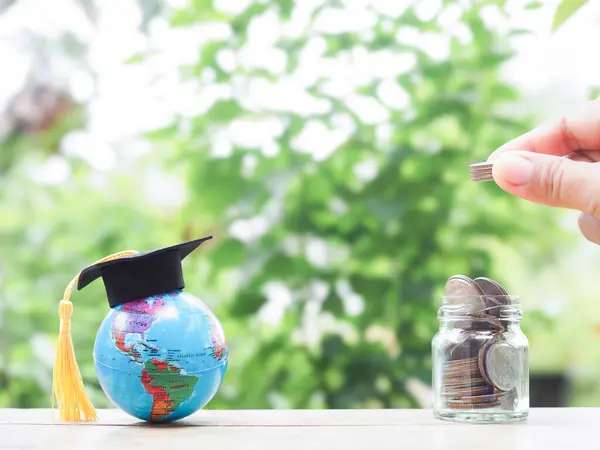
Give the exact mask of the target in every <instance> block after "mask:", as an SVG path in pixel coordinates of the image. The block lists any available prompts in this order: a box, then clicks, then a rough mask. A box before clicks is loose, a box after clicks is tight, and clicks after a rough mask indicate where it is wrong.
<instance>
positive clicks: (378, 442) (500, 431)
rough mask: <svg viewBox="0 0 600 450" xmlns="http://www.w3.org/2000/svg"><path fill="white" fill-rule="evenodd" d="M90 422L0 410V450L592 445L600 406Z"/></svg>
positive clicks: (223, 414) (507, 449)
mask: <svg viewBox="0 0 600 450" xmlns="http://www.w3.org/2000/svg"><path fill="white" fill-rule="evenodd" d="M98 414H99V417H100V420H99V421H98V422H95V423H91V424H77V425H75V424H63V423H60V422H58V421H54V422H53V421H52V416H51V411H50V410H14V409H12V410H11V409H5V410H0V449H1V450H4V449H11V450H34V449H35V450H37V449H39V450H54V449H61V450H64V449H77V450H89V449H103V450H117V449H127V450H130V449H137V448H139V449H145V450H154V449H161V450H187V449H194V450H229V449H257V450H271V449H277V450H293V449H312V450H316V449H327V450H331V449H344V450H352V449H367V450H384V449H394V450H408V449H424V450H438V449H440V450H442V449H443V450H452V449H461V450H475V449H477V450H484V449H485V450H493V449H502V450H520V449H527V450H530V449H544V450H549V449H560V450H565V449H566V450H575V449H578V448H586V449H593V448H599V447H600V440H599V436H600V433H599V431H600V408H567V409H562V408H557V409H554V408H549V409H533V410H532V411H531V412H530V416H529V419H528V420H527V421H525V422H519V423H515V424H506V425H469V424H458V423H451V422H442V421H439V420H436V419H434V418H433V416H432V414H431V411H429V410H366V411H365V410H335V411H322V410H309V411H304V410H294V411H282V410H260V411H201V412H199V413H197V414H195V415H194V416H192V417H190V418H188V419H187V420H183V421H180V422H175V423H174V424H171V425H160V426H156V425H148V424H145V423H141V422H139V421H137V420H135V419H132V418H130V417H129V416H127V415H125V414H124V413H122V412H120V411H116V410H101V411H99V412H98Z"/></svg>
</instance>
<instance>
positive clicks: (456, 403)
mask: <svg viewBox="0 0 600 450" xmlns="http://www.w3.org/2000/svg"><path fill="white" fill-rule="evenodd" d="M448 406H449V407H450V408H452V409H486V408H494V407H496V406H500V401H498V400H497V401H495V402H486V403H465V402H462V401H460V400H448Z"/></svg>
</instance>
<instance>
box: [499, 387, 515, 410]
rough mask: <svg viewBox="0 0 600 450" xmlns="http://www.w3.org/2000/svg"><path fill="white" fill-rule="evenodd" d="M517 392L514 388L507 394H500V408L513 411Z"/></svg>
mask: <svg viewBox="0 0 600 450" xmlns="http://www.w3.org/2000/svg"><path fill="white" fill-rule="evenodd" d="M517 402H518V399H517V390H516V388H513V389H511V390H510V391H508V392H505V393H504V394H502V397H500V407H501V408H502V409H505V410H507V411H514V410H515V409H516V407H517Z"/></svg>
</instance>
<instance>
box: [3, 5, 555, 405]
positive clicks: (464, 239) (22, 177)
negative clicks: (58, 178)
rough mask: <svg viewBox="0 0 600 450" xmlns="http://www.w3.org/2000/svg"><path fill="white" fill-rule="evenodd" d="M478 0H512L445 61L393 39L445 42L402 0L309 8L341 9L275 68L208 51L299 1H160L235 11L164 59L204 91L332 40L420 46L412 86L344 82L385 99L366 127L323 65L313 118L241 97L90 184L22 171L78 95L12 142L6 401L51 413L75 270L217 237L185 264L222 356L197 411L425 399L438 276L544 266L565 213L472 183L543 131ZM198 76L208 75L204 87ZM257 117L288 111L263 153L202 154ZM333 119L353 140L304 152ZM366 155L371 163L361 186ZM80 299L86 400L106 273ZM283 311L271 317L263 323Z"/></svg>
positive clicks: (168, 133)
mask: <svg viewBox="0 0 600 450" xmlns="http://www.w3.org/2000/svg"><path fill="white" fill-rule="evenodd" d="M455 3H456V2H454V1H445V2H444V7H443V8H447V7H449V6H451V5H454V4H455ZM463 3H464V2H463ZM491 3H495V4H498V5H499V6H498V7H499V8H500V9H502V8H503V6H502V3H503V2H489V1H474V2H471V6H470V7H469V8H467V10H466V11H464V12H463V14H462V17H461V21H462V23H463V24H464V25H465V26H466V27H467V28H468V30H469V32H470V34H471V35H472V37H473V38H472V40H471V42H469V43H466V44H464V43H461V41H459V40H458V39H456V38H454V37H451V38H450V54H449V55H448V56H447V57H444V58H441V59H440V58H433V57H432V56H431V55H430V54H428V53H427V52H425V51H423V50H422V49H420V48H419V47H418V46H417V45H415V44H413V43H408V42H403V41H402V40H401V39H400V40H399V39H397V38H396V36H397V33H398V31H401V30H411V29H418V30H420V31H427V32H429V33H431V34H432V35H443V34H444V33H445V32H444V31H443V30H442V29H441V28H440V26H439V25H438V23H437V18H438V17H437V16H436V17H434V18H432V19H431V20H429V21H422V20H421V19H419V18H418V16H417V15H416V14H415V13H414V11H413V9H412V8H411V7H409V8H408V9H407V10H406V11H405V12H404V13H403V14H402V15H400V16H399V17H396V18H394V17H384V16H383V15H381V14H378V15H377V20H376V21H375V23H374V25H373V26H372V28H371V29H370V30H368V33H367V34H366V35H364V34H363V35H358V34H353V33H339V34H336V33H320V32H317V31H315V29H314V21H315V20H316V18H317V17H318V16H319V14H320V13H321V10H322V9H324V8H334V9H337V8H340V9H342V8H343V4H342V3H340V2H337V1H335V0H330V1H327V2H323V5H322V6H319V7H318V8H316V9H315V10H314V12H313V13H312V15H311V18H310V20H309V21H308V23H307V24H306V26H305V28H304V29H303V30H302V32H301V33H299V34H298V36H297V37H286V38H282V39H280V40H279V41H278V42H277V44H276V45H277V47H278V48H280V49H281V50H283V51H284V52H285V54H286V55H287V58H286V64H285V70H284V73H282V74H281V73H280V74H276V73H270V72H269V71H267V70H264V69H261V70H247V69H241V68H239V67H238V68H236V69H234V70H233V71H227V70H225V69H224V68H223V67H221V66H220V65H219V64H218V61H219V58H218V53H219V52H221V51H224V50H233V51H234V52H235V51H236V50H238V49H240V48H241V47H242V46H244V45H245V43H246V42H247V33H248V28H249V25H250V24H251V22H252V21H253V19H255V18H256V17H258V16H260V15H262V14H264V13H267V12H275V13H276V15H277V17H278V18H279V20H280V21H282V22H285V21H286V20H288V18H289V17H290V15H291V14H293V11H294V6H295V3H294V2H293V1H292V0H271V1H264V2H256V3H252V4H251V6H250V7H248V8H247V9H245V10H244V11H242V12H240V13H239V14H238V15H228V14H225V13H223V12H221V11H216V10H214V9H213V6H212V3H211V1H210V0H195V1H193V2H191V6H189V7H187V8H185V9H183V10H180V11H171V12H169V14H168V15H169V17H171V19H170V20H171V25H170V26H172V27H181V28H186V27H194V26H197V25H199V24H202V23H203V22H205V21H215V20H216V21H221V22H223V23H226V24H229V28H230V31H231V36H230V37H229V38H227V39H225V40H216V41H212V42H210V43H208V44H205V45H203V46H202V48H201V49H199V52H198V59H197V61H196V62H195V63H193V64H190V65H188V66H186V67H180V68H175V67H174V68H173V70H174V71H175V70H177V71H179V73H181V74H182V76H183V77H184V79H186V80H187V81H189V82H193V83H195V85H196V86H197V89H199V90H201V89H207V88H208V84H207V83H209V84H210V83H216V84H218V85H221V86H231V87H234V86H243V85H244V84H245V83H247V82H249V81H251V80H256V79H261V80H264V83H267V84H269V83H276V82H278V81H281V80H284V79H285V78H287V77H289V76H291V75H293V74H294V73H295V72H296V71H297V70H299V66H300V64H301V60H300V55H301V53H302V51H303V49H305V48H306V46H307V44H308V43H309V42H312V43H314V41H315V39H317V40H318V39H322V41H323V43H324V55H323V58H324V61H334V60H335V59H336V58H348V57H351V55H352V54H353V52H355V51H357V49H358V50H360V51H364V52H366V53H368V54H378V52H382V51H386V52H391V53H394V54H404V55H412V57H414V60H415V66H414V68H413V69H411V70H410V71H408V72H406V73H402V74H400V75H398V76H397V77H395V78H394V82H395V83H396V84H397V85H398V86H400V87H401V88H402V89H403V90H404V91H405V92H406V93H407V94H408V97H409V99H410V101H409V104H408V105H407V106H406V107H402V108H394V107H393V106H389V105H388V104H387V102H386V100H387V99H386V98H385V97H382V96H381V95H380V92H381V91H379V90H378V87H379V86H380V83H381V82H382V80H381V79H378V78H377V77H375V79H373V80H370V81H367V82H365V83H364V84H363V85H362V86H360V87H359V88H358V91H357V92H356V93H357V94H360V95H361V96H363V97H364V98H368V99H372V100H373V101H375V102H377V103H378V104H379V105H380V106H381V107H382V108H384V109H385V111H386V114H387V118H386V119H383V120H381V121H379V122H375V123H371V122H370V121H368V120H365V119H364V117H361V114H359V113H357V111H356V110H355V109H352V108H350V107H349V104H348V102H347V99H346V98H344V97H342V96H335V95H333V94H332V93H331V91H330V90H328V89H327V81H328V80H327V79H324V78H319V77H315V78H314V79H313V80H311V81H310V82H309V83H308V85H307V86H305V93H306V95H308V96H311V97H313V98H314V99H319V100H321V101H322V102H323V104H324V105H325V106H324V108H323V109H322V110H321V111H320V112H317V113H310V114H304V113H300V112H298V111H297V109H296V108H295V105H294V104H290V105H289V108H287V109H284V110H268V109H257V108H253V107H250V106H249V105H248V104H247V103H246V102H244V100H243V99H242V98H239V97H237V96H232V97H231V98H227V99H222V100H219V101H217V102H216V103H214V104H213V105H212V106H211V107H210V108H209V109H208V110H207V111H206V112H205V113H203V114H198V115H197V116H192V117H190V116H183V115H182V116H181V117H178V118H177V119H176V120H175V121H174V122H173V123H172V124H171V125H170V126H168V127H165V128H164V129H160V130H155V131H154V132H152V133H150V134H149V135H148V136H147V139H148V140H149V142H151V143H152V152H151V154H150V155H148V156H147V157H145V158H143V159H142V160H140V161H139V162H138V163H137V165H136V168H135V170H134V171H122V172H113V173H110V174H105V175H104V178H103V179H102V180H101V181H100V182H99V181H98V178H97V176H95V175H94V174H93V173H92V172H93V170H92V169H91V168H90V167H89V165H88V164H87V163H86V162H85V161H84V160H82V159H80V158H78V157H75V156H68V157H67V158H68V162H69V167H70V170H71V175H70V177H69V179H68V182H67V183H66V184H63V185H61V186H57V187H47V186H39V185H37V184H36V183H34V182H33V181H31V179H30V178H29V177H28V176H27V168H28V167H29V166H30V165H31V164H35V163H38V162H41V161H44V160H46V159H47V158H50V157H52V155H54V154H57V153H59V152H60V141H61V139H62V138H63V137H64V136H65V135H66V134H67V133H68V132H69V131H71V130H76V129H78V128H80V127H84V126H85V105H79V106H78V108H76V109H75V110H74V111H72V112H71V113H70V114H69V115H68V116H67V117H66V118H65V119H63V120H62V121H61V122H60V123H59V124H58V125H56V126H55V127H53V128H52V129H51V130H48V131H47V132H44V133H39V134H37V135H35V136H34V137H32V136H30V135H17V136H11V138H10V140H7V141H6V142H5V143H4V145H3V149H2V154H1V156H0V157H1V158H3V159H2V161H1V163H2V164H1V167H2V175H1V178H0V184H1V187H2V188H1V189H0V230H1V233H0V248H1V252H2V256H1V259H0V276H1V278H0V280H1V283H2V284H1V285H2V289H1V290H0V296H1V297H0V325H1V326H0V345H1V346H2V347H0V357H1V358H2V359H1V360H0V407H7V406H13V407H46V406H48V405H49V402H50V400H49V399H50V383H51V372H52V362H53V356H54V355H53V349H54V343H55V339H56V334H57V332H58V317H57V308H58V301H59V300H60V298H61V297H62V292H63V290H64V288H65V286H66V284H67V283H68V282H69V281H70V279H71V278H72V277H73V276H74V274H76V273H77V271H79V270H80V269H81V268H83V267H84V266H86V265H87V264H89V263H90V262H91V261H93V260H95V259H98V258H100V257H102V256H104V255H106V254H109V253H112V252H115V251H119V250H123V249H126V248H135V249H138V250H145V249H150V248H155V247H160V246H163V245H169V244H171V243H174V242H179V241H180V240H183V239H189V238H194V237H199V236H203V235H206V234H213V235H214V236H215V238H216V239H215V240H213V241H212V242H211V243H210V244H207V245H206V246H203V247H202V248H201V250H200V251H199V252H198V254H196V255H194V256H191V257H190V258H189V259H188V260H186V264H185V266H184V267H185V274H186V279H187V285H188V290H189V291H190V292H194V293H195V294H196V295H198V296H200V297H202V298H203V299H204V300H205V301H206V302H207V303H208V304H209V305H210V306H211V307H212V308H213V309H214V311H215V312H216V314H217V316H218V317H219V318H220V319H221V321H222V323H223V326H224V329H225V331H226V334H227V337H228V341H229V345H230V358H231V362H230V369H229V372H228V374H227V378H226V381H225V384H224V386H223V388H222V390H221V391H220V393H219V395H218V396H217V397H216V398H215V399H214V401H213V402H212V403H211V404H210V405H209V408H232V409H235V408H271V407H292V408H325V407H327V408H360V407H386V408H388V407H417V406H419V403H418V401H417V399H416V397H415V395H414V394H413V393H412V392H411V391H410V389H409V382H410V380H413V379H414V380H419V381H421V382H423V383H425V384H429V383H430V371H431V362H430V342H431V338H432V336H433V335H434V333H435V332H436V328H437V320H436V310H437V306H438V303H437V299H438V298H439V296H440V294H441V290H442V288H443V284H444V282H445V280H446V279H447V278H448V277H449V276H451V275H453V274H455V273H465V274H469V275H471V276H481V275H486V276H491V277H495V278H497V279H499V280H500V281H502V280H503V277H504V275H503V271H502V269H501V268H500V269H499V268H498V267H497V264H495V261H496V259H495V253H494V251H492V249H496V248H501V247H510V248H518V249H519V251H520V255H521V257H522V258H524V259H527V261H529V262H530V267H533V268H535V267H542V266H543V264H545V263H548V262H549V261H551V260H552V258H553V256H554V255H555V253H556V252H557V251H559V249H560V243H561V242H562V240H563V238H564V239H566V238H565V237H564V236H563V235H562V234H561V233H560V230H559V228H558V226H557V225H555V224H554V222H555V220H556V219H557V218H558V213H557V212H556V211H548V210H547V209H544V208H540V207H536V206H533V205H530V204H528V203H525V202H522V201H519V200H517V199H515V198H512V197H510V196H508V195H506V194H504V193H502V192H501V191H500V190H499V189H498V188H497V187H496V186H494V185H493V184H490V183H485V184H474V183H470V182H469V181H468V165H469V164H471V163H473V162H477V161H481V160H484V159H486V158H487V156H488V155H489V153H490V152H491V151H493V150H494V149H495V148H497V147H498V146H499V145H501V144H502V143H504V142H506V141H507V140H510V139H511V138H513V137H515V136H516V135H518V134H520V133H522V132H524V131H526V130H528V129H529V128H531V127H532V126H533V125H534V124H535V122H534V119H535V118H526V119H523V118H516V117H515V116H514V114H513V113H511V112H510V111H511V109H510V108H508V107H510V106H511V105H515V104H518V101H519V93H518V92H516V91H515V89H514V88H513V87H512V86H510V85H508V84H506V83H505V82H503V81H501V80H500V78H499V68H500V66H501V64H502V63H503V62H505V61H507V60H508V59H509V58H510V57H511V55H512V54H513V53H512V52H513V51H512V49H511V48H510V47H509V46H508V41H507V39H508V37H509V36H510V33H520V32H522V30H512V31H509V32H507V34H500V33H499V32H497V31H491V30H489V29H488V28H486V25H485V23H484V21H483V20H482V18H481V14H480V12H481V8H483V7H485V6H486V5H488V4H491ZM442 12H443V9H442V10H440V11H439V14H441V13H442ZM439 14H438V16H439ZM151 57H152V55H149V54H140V55H137V56H136V57H135V58H132V59H131V60H130V61H129V63H130V64H139V63H140V61H144V60H145V59H146V58H151ZM207 75H210V76H214V80H213V81H212V82H207V81H205V80H207V79H210V76H209V77H208V78H207ZM349 75H350V74H349ZM234 91H235V89H234ZM359 112H360V111H359ZM268 118H270V119H273V120H275V121H277V122H278V123H280V124H282V126H281V130H280V131H281V132H280V133H278V135H277V141H276V146H275V151H272V152H270V153H267V154H265V153H264V152H261V149H259V148H252V147H249V148H247V147H242V146H234V148H233V149H232V151H231V154H230V155H229V156H226V157H219V156H215V155H214V154H213V153H212V151H211V148H212V143H213V142H214V139H215V136H216V134H217V133H218V132H219V131H221V130H223V129H226V127H228V126H230V125H231V124H232V123H234V122H235V121H238V120H244V121H245V122H246V123H250V124H255V123H258V121H259V120H261V119H268ZM340 120H342V121H347V122H348V123H350V124H351V126H352V130H353V131H352V132H351V133H350V135H349V136H348V138H347V139H346V140H344V141H343V143H341V145H339V146H338V147H337V148H336V149H335V151H334V152H332V153H331V154H330V155H329V156H328V157H326V158H325V159H323V160H315V159H313V158H312V157H311V156H310V155H309V154H306V153H302V152H299V151H297V150H295V144H294V142H295V138H297V136H298V135H299V134H300V133H301V132H302V131H303V130H304V129H305V127H307V126H308V125H311V126H312V125H317V126H321V127H324V129H330V130H331V129H334V128H335V127H336V126H337V124H339V123H340ZM360 167H369V168H370V169H371V173H370V175H369V176H368V177H366V178H365V177H361V176H360V171H359V170H358V168H360ZM157 169H159V170H160V171H161V172H162V173H164V174H166V175H168V176H170V177H173V178H175V179H179V180H182V181H183V184H184V186H185V191H186V199H185V201H184V202H183V203H182V204H179V205H175V206H173V207H170V208H165V207H164V206H161V205H157V204H156V203H155V202H154V201H153V196H152V193H151V192H150V193H149V192H148V191H146V190H145V189H144V182H145V180H147V179H148V177H152V174H153V173H155V172H154V171H155V170H157ZM157 183H158V181H157ZM522 218H526V220H521V219H522ZM257 223H258V224H259V225H261V224H264V228H263V229H262V232H261V233H258V235H256V236H254V237H252V238H250V239H248V240H242V239H241V238H240V237H239V236H238V235H237V234H236V233H232V232H231V230H232V226H234V228H235V227H237V228H238V229H243V230H249V229H250V228H251V227H252V226H256V224H257ZM261 226H262V225H261ZM259 228H260V227H259ZM540 229H543V230H544V231H543V232H540V231H539V230H540ZM565 242H566V241H565ZM318 251H323V252H324V255H325V258H324V260H321V259H319V258H318V257H316V256H315V253H316V252H317V253H318ZM73 301H74V303H75V315H74V325H73V337H74V341H75V346H76V351H77V355H78V359H79V362H80V365H81V368H82V372H83V375H84V378H85V381H86V384H87V385H88V386H89V389H90V392H91V393H92V395H93V400H94V402H95V404H96V406H99V407H101V406H108V405H109V403H108V401H107V399H106V398H105V397H104V395H103V394H102V392H101V389H100V387H99V385H98V384H97V382H96V380H95V377H94V370H93V365H92V347H93V340H94V338H95V334H94V332H92V330H95V329H96V327H97V326H98V325H99V324H100V321H101V320H102V319H103V317H104V315H105V314H106V311H107V305H106V302H105V297H104V293H103V287H102V285H101V284H100V283H97V284H95V285H92V286H90V287H89V288H87V289H86V291H82V292H77V293H75V294H74V296H73ZM278 302H279V303H278ZM281 303H283V304H284V306H285V307H284V308H283V310H282V313H281V317H280V320H277V321H275V322H268V321H264V320H261V317H263V314H264V312H265V310H266V309H268V308H275V309H277V305H278V304H281ZM542 316H543V315H542V314H541V313H540V314H537V315H536V313H535V312H534V311H531V314H529V315H528V316H526V317H527V319H526V320H525V323H524V327H525V328H526V331H528V330H533V331H534V330H535V327H536V326H544V327H545V326H547V323H546V322H539V321H537V318H538V317H540V318H543V317H542ZM540 324H541V325H540Z"/></svg>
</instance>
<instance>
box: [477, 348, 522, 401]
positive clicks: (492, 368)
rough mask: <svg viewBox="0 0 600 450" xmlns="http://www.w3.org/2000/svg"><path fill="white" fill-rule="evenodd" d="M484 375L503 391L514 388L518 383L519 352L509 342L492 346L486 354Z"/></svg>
mask: <svg viewBox="0 0 600 450" xmlns="http://www.w3.org/2000/svg"><path fill="white" fill-rule="evenodd" d="M484 358H485V361H484V369H485V370H484V373H485V374H486V375H487V377H486V378H489V380H490V382H491V383H492V384H493V385H494V386H495V387H496V388H498V389H499V390H501V391H508V390H510V389H512V388H514V387H515V386H516V384H517V382H518V378H519V373H518V371H517V367H518V365H519V351H518V350H517V349H516V348H515V347H514V346H513V345H511V344H510V343H509V342H507V341H499V342H495V343H493V344H492V345H490V348H489V349H488V350H487V352H486V353H485V356H484Z"/></svg>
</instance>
